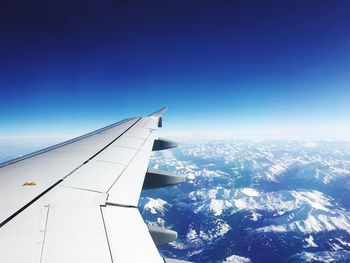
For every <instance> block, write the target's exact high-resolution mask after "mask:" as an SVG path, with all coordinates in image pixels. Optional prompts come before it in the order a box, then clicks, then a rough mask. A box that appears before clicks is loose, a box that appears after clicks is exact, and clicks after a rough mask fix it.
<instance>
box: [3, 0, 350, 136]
mask: <svg viewBox="0 0 350 263" xmlns="http://www.w3.org/2000/svg"><path fill="white" fill-rule="evenodd" d="M72 2H73V3H72ZM1 5H2V7H1V8H0V10H1V11H0V28H1V41H0V59H1V64H0V67H1V68H0V85H1V96H0V110H1V115H0V136H1V137H3V138H8V137H16V136H24V135H26V136H38V137H41V136H60V135H62V136H63V135H68V136H69V135H78V134H79V133H83V132H88V131H89V130H91V129H95V128H99V127H100V126H103V125H107V124H109V123H111V122H115V121H118V120H120V119H122V118H125V117H130V116H133V115H142V114H148V113H150V112H152V111H154V110H156V109H157V108H160V107H162V106H163V105H166V106H168V107H169V111H168V113H167V115H166V117H165V125H166V127H167V128H166V129H165V131H167V132H169V133H171V132H175V133H179V132H181V133H188V132H193V133H197V134H200V133H203V134H205V133H212V134H214V136H215V134H217V135H218V134H219V133H227V134H231V135H232V136H233V137H242V136H243V137H244V136H246V135H252V136H259V135H262V136H266V137H272V138H274V137H276V136H277V137H278V136H281V135H282V136H283V135H286V134H287V135H288V137H293V135H295V136H296V137H298V136H304V135H308V136H309V137H313V136H314V137H316V136H321V137H322V136H338V137H339V136H340V137H345V136H347V135H348V134H350V125H349V117H348V116H349V113H350V16H349V12H348V10H349V8H350V3H349V2H348V1H336V2H333V3H332V4H331V5H330V3H329V1H145V2H140V1H137V2H136V1H112V0H102V1H41V0H39V1H11V3H7V4H4V3H2V4H1Z"/></svg>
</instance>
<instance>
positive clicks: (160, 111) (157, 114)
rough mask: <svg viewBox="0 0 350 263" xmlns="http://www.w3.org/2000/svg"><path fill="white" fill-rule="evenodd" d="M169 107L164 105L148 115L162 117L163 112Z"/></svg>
mask: <svg viewBox="0 0 350 263" xmlns="http://www.w3.org/2000/svg"><path fill="white" fill-rule="evenodd" d="M167 109H168V107H162V108H161V109H159V110H157V111H155V112H153V113H151V114H150V115H148V116H149V117H150V116H156V117H160V116H162V115H163V113H164V112H165V111H166V110H167Z"/></svg>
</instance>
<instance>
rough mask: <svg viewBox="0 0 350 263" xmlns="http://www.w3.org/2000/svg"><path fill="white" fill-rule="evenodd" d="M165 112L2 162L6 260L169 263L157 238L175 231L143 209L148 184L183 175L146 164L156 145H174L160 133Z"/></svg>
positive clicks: (0, 214) (1, 229) (0, 232)
mask: <svg viewBox="0 0 350 263" xmlns="http://www.w3.org/2000/svg"><path fill="white" fill-rule="evenodd" d="M165 110H166V109H165V108H162V109H160V110H159V111H156V112H154V113H153V114H151V115H149V116H146V117H140V118H131V119H126V120H124V121H122V122H119V123H116V124H113V125H110V126H107V127H105V128H102V129H100V130H97V131H95V132H92V133H89V134H86V135H84V136H81V137H78V138H76V139H73V140H70V141H67V142H65V143H62V144H58V145H56V146H53V147H50V148H47V149H44V150H42V151H38V152H35V153H33V154H30V155H27V156H24V157H22V158H19V159H15V160H13V161H10V162H7V163H4V164H2V165H0V198H1V199H0V202H1V205H0V222H1V223H0V251H1V254H0V261H1V262H164V261H166V262H167V260H168V261H169V260H170V259H163V258H162V257H161V256H160V255H159V252H158V250H157V248H156V246H155V243H156V244H161V243H164V242H169V241H172V240H173V239H174V238H176V232H174V231H171V230H167V229H161V228H152V227H148V226H147V225H146V224H145V223H144V221H143V219H142V217H141V215H140V213H139V211H138V208H137V205H138V200H139V197H140V193H141V191H142V189H148V188H152V187H161V186H166V185H172V184H175V183H179V182H182V181H183V178H181V177H179V176H174V177H172V176H171V175H169V174H168V173H166V172H164V171H159V172H158V171H156V170H148V163H149V158H150V156H151V153H152V150H161V149H166V148H170V147H175V146H176V144H175V143H174V142H170V141H166V140H162V139H159V138H158V137H157V129H158V128H159V127H161V126H162V119H161V118H162V117H161V116H162V114H163V113H164V111H165ZM145 176H147V185H146V184H145V185H144V181H145ZM135 251H137V252H136V253H135ZM169 262H170V261H169Z"/></svg>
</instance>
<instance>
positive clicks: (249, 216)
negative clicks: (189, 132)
mask: <svg viewBox="0 0 350 263" xmlns="http://www.w3.org/2000/svg"><path fill="white" fill-rule="evenodd" d="M151 165H152V166H154V167H155V168H159V169H166V170H171V171H173V172H175V173H178V174H183V175H185V176H186V177H187V182H186V183H184V184H182V185H178V186H175V187H173V188H169V189H167V190H164V189H159V190H150V191H145V192H144V193H143V197H142V198H141V202H140V205H141V211H142V212H143V216H144V218H145V219H146V220H147V221H148V222H149V223H152V224H158V225H162V226H165V227H173V228H174V229H176V230H178V232H179V234H180V237H179V239H178V240H177V241H175V242H172V243H170V244H169V245H165V246H162V247H161V251H162V253H164V254H165V255H176V256H177V257H180V258H183V259H188V260H193V261H195V262H294V261H297V262H308V261H317V260H320V261H322V260H324V261H327V260H330V259H333V260H335V262H337V261H339V262H343V261H346V260H350V256H349V253H350V252H349V251H350V198H349V197H348V195H349V194H348V193H349V190H350V143H349V142H329V141H328V142H326V141H321V142H298V141H278V142H274V141H263V142H247V141H208V142H206V141H204V142H199V143H189V144H186V143H185V144H183V145H182V146H181V147H180V148H178V149H175V150H172V151H165V152H160V153H157V154H156V155H155V156H154V157H153V159H152V162H151ZM159 198H160V200H162V201H160V200H159ZM155 200H158V201H157V202H155Z"/></svg>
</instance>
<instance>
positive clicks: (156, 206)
mask: <svg viewBox="0 0 350 263" xmlns="http://www.w3.org/2000/svg"><path fill="white" fill-rule="evenodd" d="M147 199H148V202H147V203H146V204H145V206H144V210H149V211H150V213H151V214H157V213H161V214H162V215H164V212H165V207H164V206H165V205H166V204H167V202H166V201H164V200H163V199H160V198H157V199H154V198H150V197H148V198H147Z"/></svg>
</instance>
